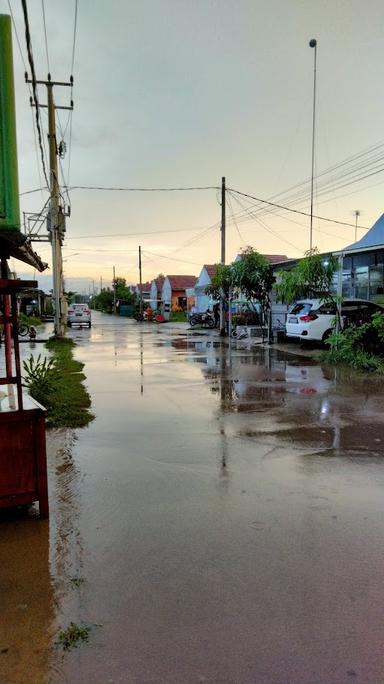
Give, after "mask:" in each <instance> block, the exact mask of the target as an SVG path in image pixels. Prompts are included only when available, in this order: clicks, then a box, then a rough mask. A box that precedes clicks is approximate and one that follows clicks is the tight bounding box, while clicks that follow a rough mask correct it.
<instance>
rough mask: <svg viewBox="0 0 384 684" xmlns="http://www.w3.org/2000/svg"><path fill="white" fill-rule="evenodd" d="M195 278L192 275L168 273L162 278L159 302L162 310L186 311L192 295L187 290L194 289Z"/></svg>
mask: <svg viewBox="0 0 384 684" xmlns="http://www.w3.org/2000/svg"><path fill="white" fill-rule="evenodd" d="M196 281H197V278H196V276H192V275H169V276H166V277H165V278H164V283H163V287H162V294H161V302H162V307H163V309H164V311H173V312H175V311H187V308H188V306H191V305H192V304H191V301H192V299H193V300H194V297H193V298H191V297H188V293H187V291H188V290H189V291H190V290H191V289H192V290H194V288H195V285H196Z"/></svg>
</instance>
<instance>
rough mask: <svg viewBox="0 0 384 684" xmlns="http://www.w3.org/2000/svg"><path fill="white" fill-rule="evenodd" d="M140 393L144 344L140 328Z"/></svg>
mask: <svg viewBox="0 0 384 684" xmlns="http://www.w3.org/2000/svg"><path fill="white" fill-rule="evenodd" d="M139 344H140V394H141V396H143V394H144V346H143V331H142V330H140V342H139Z"/></svg>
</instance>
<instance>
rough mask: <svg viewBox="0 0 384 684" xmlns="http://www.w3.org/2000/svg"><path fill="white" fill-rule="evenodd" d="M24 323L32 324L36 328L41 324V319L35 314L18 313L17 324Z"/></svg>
mask: <svg viewBox="0 0 384 684" xmlns="http://www.w3.org/2000/svg"><path fill="white" fill-rule="evenodd" d="M23 323H25V325H33V327H34V328H37V326H39V325H43V323H42V321H41V320H40V318H37V317H36V316H26V315H25V314H23V313H20V314H19V325H21V324H23Z"/></svg>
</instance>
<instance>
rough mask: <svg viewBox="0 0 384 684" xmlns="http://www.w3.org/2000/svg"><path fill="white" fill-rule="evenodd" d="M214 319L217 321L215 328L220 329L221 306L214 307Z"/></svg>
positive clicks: (217, 304) (215, 305)
mask: <svg viewBox="0 0 384 684" xmlns="http://www.w3.org/2000/svg"><path fill="white" fill-rule="evenodd" d="M213 317H214V319H215V328H218V327H219V323H220V304H219V303H216V304H214V305H213Z"/></svg>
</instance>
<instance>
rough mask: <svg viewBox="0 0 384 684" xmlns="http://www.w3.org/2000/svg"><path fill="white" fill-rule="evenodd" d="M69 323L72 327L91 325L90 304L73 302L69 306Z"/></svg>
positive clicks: (69, 326)
mask: <svg viewBox="0 0 384 684" xmlns="http://www.w3.org/2000/svg"><path fill="white" fill-rule="evenodd" d="M67 325H68V328H71V327H72V325H80V326H82V325H86V326H87V327H88V328H90V327H91V325H92V322H91V312H90V310H89V307H88V304H71V305H70V306H69V308H68V315H67Z"/></svg>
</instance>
